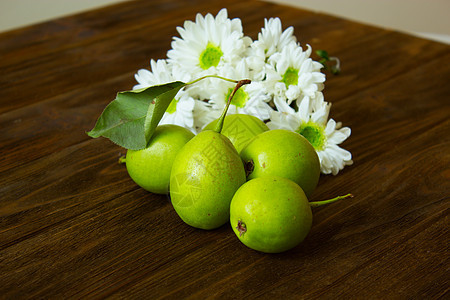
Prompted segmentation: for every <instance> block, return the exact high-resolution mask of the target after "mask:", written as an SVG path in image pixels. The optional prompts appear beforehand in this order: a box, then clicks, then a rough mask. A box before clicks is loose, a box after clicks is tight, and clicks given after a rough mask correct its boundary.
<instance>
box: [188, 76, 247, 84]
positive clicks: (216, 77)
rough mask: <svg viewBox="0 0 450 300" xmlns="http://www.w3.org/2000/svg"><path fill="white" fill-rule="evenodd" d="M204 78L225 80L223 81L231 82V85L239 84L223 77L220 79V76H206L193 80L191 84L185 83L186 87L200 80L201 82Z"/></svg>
mask: <svg viewBox="0 0 450 300" xmlns="http://www.w3.org/2000/svg"><path fill="white" fill-rule="evenodd" d="M205 78H219V79H222V80H225V81H229V82H232V83H238V82H239V81H238V80H233V79H229V78H225V77H222V76H219V75H206V76H203V77H200V78H197V79H195V80H193V81H191V82H188V83H186V85H189V84H194V83H196V82H199V81H200V80H203V79H205Z"/></svg>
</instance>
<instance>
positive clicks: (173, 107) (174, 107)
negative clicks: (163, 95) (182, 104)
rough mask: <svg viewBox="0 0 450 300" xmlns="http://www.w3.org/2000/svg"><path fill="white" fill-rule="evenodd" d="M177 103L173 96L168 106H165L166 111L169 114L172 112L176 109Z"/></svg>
mask: <svg viewBox="0 0 450 300" xmlns="http://www.w3.org/2000/svg"><path fill="white" fill-rule="evenodd" d="M177 104H178V100H175V98H174V99H173V100H172V101H171V102H170V104H169V107H167V109H166V112H167V113H169V114H173V113H174V112H176V111H177Z"/></svg>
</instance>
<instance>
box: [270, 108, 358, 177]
mask: <svg viewBox="0 0 450 300" xmlns="http://www.w3.org/2000/svg"><path fill="white" fill-rule="evenodd" d="M313 105H315V106H316V110H315V111H313V109H312V106H313ZM330 106H331V104H329V103H327V102H324V101H323V102H322V103H321V104H319V103H318V102H316V103H315V104H313V103H312V101H311V100H307V99H304V100H303V101H302V102H301V104H300V107H299V110H298V112H295V111H294V112H293V111H289V112H286V111H284V112H279V111H273V112H272V114H271V121H270V122H269V123H267V126H268V127H269V128H270V129H287V130H292V131H295V132H298V133H300V134H301V135H303V136H304V137H305V138H306V139H307V140H308V141H309V142H310V143H311V145H312V146H313V147H314V149H316V152H317V155H318V156H319V161H320V170H321V172H322V173H323V174H330V173H331V174H333V175H337V174H338V172H339V171H340V170H342V169H343V168H344V167H345V166H346V165H351V164H352V163H353V161H352V154H351V153H350V152H349V151H347V150H345V149H342V148H341V147H339V146H338V145H339V144H341V143H342V142H343V141H345V140H346V139H347V138H348V137H349V136H350V134H351V130H350V128H348V127H343V128H341V124H340V123H339V124H336V122H335V121H334V120H333V119H329V120H328V114H329V112H330Z"/></svg>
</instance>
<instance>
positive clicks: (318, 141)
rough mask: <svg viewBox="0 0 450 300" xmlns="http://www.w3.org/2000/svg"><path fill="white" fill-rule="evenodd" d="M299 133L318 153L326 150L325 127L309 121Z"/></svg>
mask: <svg viewBox="0 0 450 300" xmlns="http://www.w3.org/2000/svg"><path fill="white" fill-rule="evenodd" d="M297 132H298V133H300V134H301V135H303V136H304V137H305V138H306V139H307V140H308V141H309V142H310V143H311V145H312V146H313V147H314V149H316V150H317V151H321V150H323V149H324V148H325V142H326V140H327V137H326V136H325V128H324V127H323V126H320V125H318V124H316V123H314V122H311V121H309V122H308V123H303V124H302V125H300V127H299V128H298V129H297Z"/></svg>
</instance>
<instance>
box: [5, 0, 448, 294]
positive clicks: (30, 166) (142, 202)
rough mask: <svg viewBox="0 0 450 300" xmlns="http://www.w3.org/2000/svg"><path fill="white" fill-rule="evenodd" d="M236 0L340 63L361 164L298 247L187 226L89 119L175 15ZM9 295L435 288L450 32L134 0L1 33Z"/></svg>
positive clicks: (340, 181) (161, 42) (282, 10)
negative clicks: (431, 34) (131, 173)
mask: <svg viewBox="0 0 450 300" xmlns="http://www.w3.org/2000/svg"><path fill="white" fill-rule="evenodd" d="M221 7H227V8H228V12H229V16H230V17H231V18H234V17H239V18H241V19H242V22H243V26H244V33H245V34H246V35H249V36H251V37H252V38H256V37H257V33H258V32H259V30H260V28H261V27H262V26H263V20H264V18H269V17H275V16H278V17H280V18H281V20H282V23H283V26H284V27H285V28H286V27H287V26H291V25H293V26H294V27H295V34H296V36H297V38H298V40H299V41H300V42H301V43H302V44H303V45H304V44H310V45H311V46H312V47H313V49H326V50H327V51H328V52H329V53H331V54H332V55H334V56H337V57H339V58H340V59H341V62H342V73H341V74H340V75H339V76H333V75H330V74H327V81H326V84H325V91H324V93H325V97H326V100H327V101H329V102H331V103H333V106H332V109H331V117H333V118H334V119H335V120H338V121H342V122H343V124H344V125H345V126H349V127H351V128H352V135H351V137H350V138H349V139H348V140H347V141H346V142H345V143H344V144H343V147H344V148H346V149H348V150H350V151H351V152H352V154H353V157H354V165H353V166H350V167H347V168H345V169H344V171H343V172H341V173H339V175H338V176H335V177H334V176H322V177H321V179H320V183H319V187H318V188H317V190H316V191H315V192H314V194H313V196H312V197H311V199H310V200H322V199H327V198H331V197H333V196H336V195H339V194H345V193H348V192H351V193H353V194H354V195H355V197H354V198H353V199H348V200H345V201H341V202H339V203H334V204H331V205H328V206H325V207H320V208H316V209H314V223H313V228H312V230H311V232H310V234H309V236H308V237H307V238H306V240H305V241H304V242H303V243H302V244H301V245H299V246H298V247H296V248H294V249H292V250H290V251H288V252H286V253H282V254H277V255H269V254H263V253H259V252H256V251H253V250H250V249H248V248H246V247H245V246H244V245H243V244H241V243H240V242H239V241H238V239H237V238H236V237H235V236H234V234H233V233H232V231H231V229H230V228H229V225H226V226H223V227H221V228H219V229H217V230H213V231H203V230H197V229H194V228H191V227H189V226H187V225H185V224H184V223H183V222H182V221H181V220H180V219H179V218H178V216H177V215H176V213H175V212H174V210H173V208H172V207H171V204H170V203H169V201H168V199H167V197H165V196H158V195H153V194H150V193H148V192H146V191H144V190H143V189H141V188H139V187H138V186H136V185H135V184H134V183H133V182H132V181H131V179H130V178H129V177H128V175H127V172H126V170H125V168H124V166H123V165H119V164H118V163H117V160H118V158H119V156H121V155H123V154H124V153H125V151H124V149H122V148H120V147H118V146H116V145H114V144H112V143H111V142H110V141H108V140H106V139H91V138H89V137H88V136H87V135H86V134H85V132H86V131H88V130H90V129H91V128H92V127H93V126H94V124H95V121H96V119H97V117H98V116H99V114H100V112H101V111H102V110H103V108H104V107H105V106H106V104H107V103H109V101H111V100H112V99H114V97H115V95H116V93H117V92H118V91H122V90H128V89H131V87H132V86H133V85H134V84H135V80H134V77H133V75H134V73H135V72H136V71H137V70H138V69H140V68H147V67H148V63H149V60H150V59H151V58H154V59H158V58H165V57H166V52H167V50H168V49H169V48H170V42H171V39H172V36H175V35H177V32H176V26H181V25H183V21H184V20H188V19H189V20H192V19H194V17H195V14H196V13H197V12H200V13H202V14H206V13H207V12H211V13H213V14H216V13H217V12H218V11H219V9H220V8H221ZM0 57H1V60H0V90H1V97H0V103H1V105H0V128H1V133H0V149H1V159H0V298H2V299H45V298H55V299H67V298H83V299H85V298H102V297H106V296H112V297H117V298H133V299H142V298H152V299H153V298H159V297H167V298H173V299H179V298H185V297H192V298H206V297H212V298H227V299H238V298H243V297H246V298H254V297H261V298H268V299H280V296H289V295H296V296H297V298H303V299H315V298H324V299H437V298H447V297H449V295H448V288H449V272H448V269H449V251H448V250H449V247H448V241H449V237H450V236H449V232H448V228H449V220H448V217H449V194H450V185H449V182H450V180H449V179H450V168H449V165H450V151H449V150H450V147H449V146H450V138H449V133H450V126H449V125H450V121H449V116H450V105H449V104H450V102H449V95H450V85H449V78H450V64H449V61H450V47H449V46H448V45H444V44H440V43H437V42H432V41H428V40H424V39H420V38H416V37H412V36H409V35H406V34H402V33H399V32H395V31H392V30H388V29H381V28H375V27H370V26H365V25H362V24H358V23H354V22H350V21H347V20H343V19H340V18H335V17H331V16H328V15H323V14H317V13H313V12H309V11H304V10H298V9H294V8H291V7H286V6H279V5H274V4H269V3H264V2H254V1H241V0H226V1H224V0H220V1H218V0H209V1H182V0H164V1H163V0H159V1H145V2H144V1H141V2H128V3H124V4H120V5H116V6H111V7H107V8H103V9H100V10H94V11H90V12H87V13H83V14H79V15H75V16H71V17H67V18H62V19H57V20H54V21H51V22H46V23H42V24H38V25H35V26H31V27H26V28H23V29H19V30H14V31H9V32H5V33H2V34H0Z"/></svg>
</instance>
